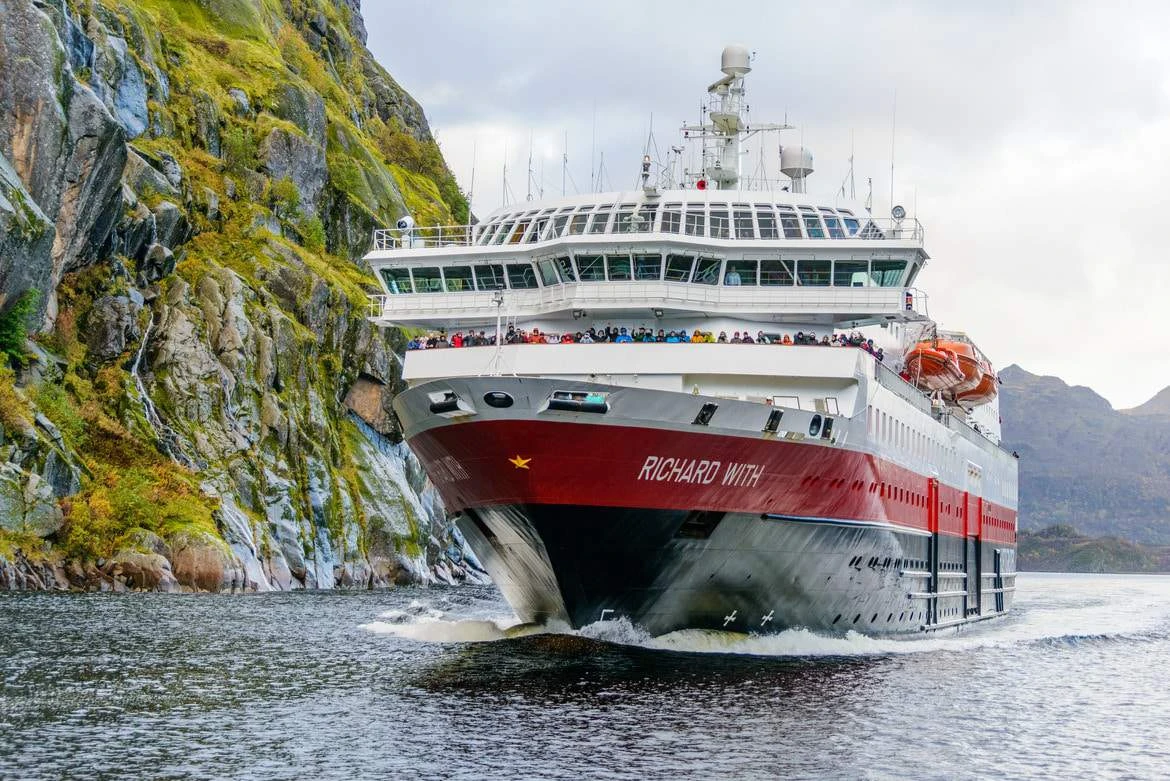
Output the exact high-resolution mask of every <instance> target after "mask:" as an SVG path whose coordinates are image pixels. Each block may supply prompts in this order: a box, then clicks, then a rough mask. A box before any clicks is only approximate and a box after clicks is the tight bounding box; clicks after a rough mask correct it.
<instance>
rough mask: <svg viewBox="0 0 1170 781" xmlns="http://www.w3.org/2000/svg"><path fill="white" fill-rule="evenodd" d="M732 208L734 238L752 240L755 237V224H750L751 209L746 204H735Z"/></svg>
mask: <svg viewBox="0 0 1170 781" xmlns="http://www.w3.org/2000/svg"><path fill="white" fill-rule="evenodd" d="M731 208H732V214H733V215H734V216H735V238H737V239H754V238H755V237H756V228H755V223H753V222H752V207H750V206H748V205H747V204H746V203H737V204H735V205H734V206H732V207H731Z"/></svg>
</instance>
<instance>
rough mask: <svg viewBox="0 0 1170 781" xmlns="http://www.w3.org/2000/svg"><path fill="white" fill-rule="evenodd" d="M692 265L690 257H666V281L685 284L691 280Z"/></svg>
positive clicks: (692, 259) (693, 262) (693, 261)
mask: <svg viewBox="0 0 1170 781" xmlns="http://www.w3.org/2000/svg"><path fill="white" fill-rule="evenodd" d="M663 216H664V217H665V215H663ZM694 265H695V259H694V258H693V257H691V256H690V255H667V256H666V281H667V282H686V281H687V280H689V279H690V278H691V267H692V266H694Z"/></svg>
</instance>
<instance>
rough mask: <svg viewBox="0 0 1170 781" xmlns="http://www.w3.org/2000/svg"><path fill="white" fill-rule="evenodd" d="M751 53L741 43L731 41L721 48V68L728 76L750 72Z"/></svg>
mask: <svg viewBox="0 0 1170 781" xmlns="http://www.w3.org/2000/svg"><path fill="white" fill-rule="evenodd" d="M751 60H752V55H751V52H749V51H748V48H747V47H746V46H744V45H743V44H739V43H733V44H731V45H730V46H727V47H726V48H724V49H723V66H722V68H721V70H722V71H723V72H724V73H726V74H727V75H728V76H743V75H744V74H745V73H751V70H752V62H751Z"/></svg>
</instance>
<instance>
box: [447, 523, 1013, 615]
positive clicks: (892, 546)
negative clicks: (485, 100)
mask: <svg viewBox="0 0 1170 781" xmlns="http://www.w3.org/2000/svg"><path fill="white" fill-rule="evenodd" d="M459 525H460V529H461V530H462V531H463V533H464V535H465V536H466V537H467V539H468V542H469V543H470V544H471V546H472V548H473V550H474V551H475V553H476V555H477V556H479V558H480V559H481V561H483V563H484V565H485V566H486V567H487V569H488V572H489V574H490V575H491V576H492V578H493V580H494V581H495V582H496V584H497V585H498V586H499V587H500V589H501V591H502V592H503V593H504V596H505V597H506V598H507V600H508V602H509V603H510V604H511V606H512V607H513V609H514V610H515V611H516V613H517V615H518V617H519V618H520V619H521V620H523V621H531V622H538V623H546V622H550V621H562V622H565V623H567V624H568V625H570V626H571V627H574V628H579V627H581V626H585V625H588V624H592V623H594V622H596V621H601V620H612V619H616V618H622V617H624V618H628V619H629V620H630V621H631V622H632V623H634V624H636V625H638V626H640V627H642V628H644V629H645V630H646V631H648V632H650V633H651V634H654V635H660V634H664V633H667V632H671V631H675V630H680V629H691V628H700V629H702V628H706V629H718V630H727V631H738V632H774V631H779V630H783V629H787V628H794V627H803V628H807V629H810V630H813V631H818V632H831V633H843V632H846V631H849V630H856V631H859V632H863V633H866V634H901V633H916V632H922V631H924V630H930V629H938V628H942V627H950V626H955V625H958V624H962V623H966V622H968V621H974V620H980V619H984V618H990V617H993V616H996V615H1001V614H1002V613H1004V612H1006V611H1007V609H1008V608H1010V604H1011V596H1012V591H1013V589H1012V587H1011V586H1012V581H1014V577H1013V575H1014V573H1013V575H1008V574H1006V573H1005V574H1004V575H1002V576H1000V575H999V573H998V572H997V564H998V562H999V560H1000V556H999V555H998V554H997V551H996V549H995V548H993V547H991V546H990V545H987V544H980V543H979V542H978V541H976V540H974V539H969V540H964V539H962V538H954V537H946V536H939V535H933V536H932V535H930V534H922V533H914V532H904V531H900V530H894V529H892V528H890V527H889V526H885V525H875V524H849V523H826V522H823V521H818V520H813V519H796V518H776V517H768V516H760V515H749V514H743V513H726V514H724V513H711V512H706V513H698V512H689V513H688V512H687V511H681V510H652V509H638V508H618V507H592V506H589V507H586V506H572V505H538V504H526V505H501V506H490V507H481V508H478V509H472V510H468V511H465V512H464V513H462V514H461V515H460V517H459ZM968 583H970V584H971V589H970V591H968V590H967V589H968V586H967V584H968ZM977 583H981V584H982V588H981V589H980V588H977V587H976V586H975V584H977Z"/></svg>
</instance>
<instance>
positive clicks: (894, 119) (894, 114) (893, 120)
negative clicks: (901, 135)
mask: <svg viewBox="0 0 1170 781" xmlns="http://www.w3.org/2000/svg"><path fill="white" fill-rule="evenodd" d="M897 130H898V89H897V87H895V88H894V106H893V109H892V110H891V112H890V205H891V206H893V203H894V139H895V138H896V137H897Z"/></svg>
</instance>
